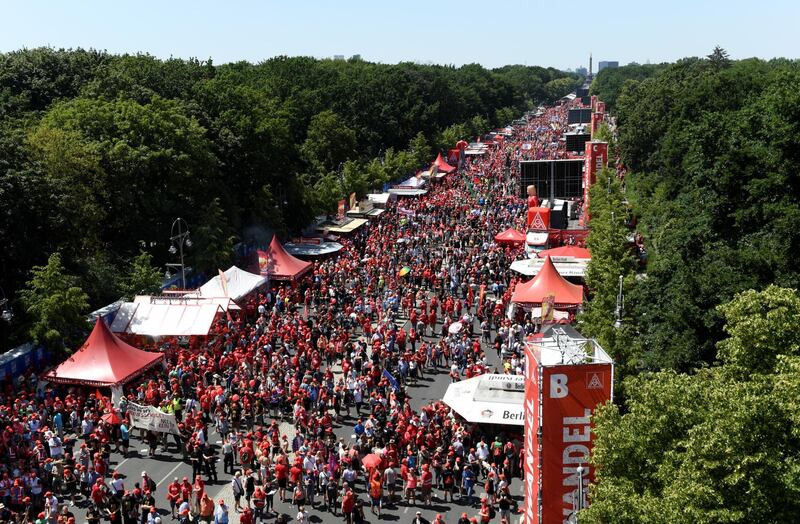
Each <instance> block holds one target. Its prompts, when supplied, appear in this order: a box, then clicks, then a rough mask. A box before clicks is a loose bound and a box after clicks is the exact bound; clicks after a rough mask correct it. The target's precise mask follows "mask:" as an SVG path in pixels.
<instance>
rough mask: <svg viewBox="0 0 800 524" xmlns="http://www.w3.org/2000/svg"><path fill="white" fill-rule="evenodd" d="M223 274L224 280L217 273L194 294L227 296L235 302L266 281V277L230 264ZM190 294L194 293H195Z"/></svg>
mask: <svg viewBox="0 0 800 524" xmlns="http://www.w3.org/2000/svg"><path fill="white" fill-rule="evenodd" d="M223 275H225V280H224V281H223V279H222V275H217V276H215V277H214V278H212V279H211V280H209V281H208V282H206V283H205V284H203V285H202V286H201V287H200V289H198V290H197V292H196V295H197V296H201V297H228V298H230V299H231V300H233V301H235V302H236V301H239V300H240V299H241V298H244V297H246V296H247V295H249V294H250V293H252V292H253V291H255V290H256V289H258V288H259V287H261V286H263V285H264V284H266V283H267V277H263V276H261V275H254V274H252V273H250V272H249V271H244V270H243V269H239V268H238V267H236V266H231V267H230V268H229V269H228V270H227V271H225V273H223ZM191 295H195V293H192V294H191Z"/></svg>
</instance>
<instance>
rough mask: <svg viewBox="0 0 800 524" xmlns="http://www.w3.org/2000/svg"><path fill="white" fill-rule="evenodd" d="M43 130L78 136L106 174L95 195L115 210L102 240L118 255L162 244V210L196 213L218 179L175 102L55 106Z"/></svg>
mask: <svg viewBox="0 0 800 524" xmlns="http://www.w3.org/2000/svg"><path fill="white" fill-rule="evenodd" d="M46 128H56V129H63V130H66V131H67V132H68V133H72V134H75V133H77V134H78V135H80V137H81V139H82V141H83V142H82V143H83V144H86V147H87V148H89V150H90V151H92V152H94V154H96V155H98V156H99V161H98V163H99V166H100V169H101V170H102V173H104V176H103V177H102V179H101V187H100V188H99V189H98V191H97V192H99V193H100V194H99V195H98V197H97V198H101V199H102V200H101V202H102V205H103V207H105V208H106V209H110V210H113V213H110V214H109V216H108V217H107V219H106V220H105V223H104V228H105V235H104V236H105V237H106V238H113V241H114V243H115V245H117V246H118V247H119V248H121V252H122V253H123V254H128V253H136V252H138V249H139V244H140V241H142V240H144V241H145V242H147V243H148V244H149V243H150V242H151V241H152V242H155V241H159V240H163V237H164V235H165V232H167V231H168V230H169V222H168V219H169V215H167V216H165V215H166V213H165V210H174V209H187V210H196V209H199V208H202V207H203V205H204V204H205V202H206V200H207V196H208V189H209V187H210V185H211V184H212V183H213V181H214V177H215V176H216V160H215V158H214V156H213V154H212V153H211V150H210V143H209V141H208V139H207V138H206V137H205V130H204V129H203V128H202V127H201V126H200V125H199V123H198V122H197V121H196V120H195V119H193V118H192V117H190V116H188V115H187V114H186V108H184V107H183V105H182V104H181V103H180V102H176V101H173V100H166V99H163V98H160V97H154V98H153V100H152V101H151V102H149V103H147V104H139V103H137V102H134V101H132V100H126V99H116V100H113V101H105V100H101V99H86V98H76V99H74V100H71V101H69V102H65V103H61V104H58V105H56V106H54V107H53V108H52V109H51V110H50V111H49V112H48V113H47V115H46V116H45V118H44V119H43V120H42V123H41V124H40V129H39V130H37V132H38V133H42V132H45V130H46ZM33 136H34V137H35V136H37V135H36V134H34V135H33ZM75 155H76V156H77V155H78V153H76V154H75ZM190 221H191V220H190Z"/></svg>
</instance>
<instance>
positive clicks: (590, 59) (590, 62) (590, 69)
mask: <svg viewBox="0 0 800 524" xmlns="http://www.w3.org/2000/svg"><path fill="white" fill-rule="evenodd" d="M589 78H592V53H589Z"/></svg>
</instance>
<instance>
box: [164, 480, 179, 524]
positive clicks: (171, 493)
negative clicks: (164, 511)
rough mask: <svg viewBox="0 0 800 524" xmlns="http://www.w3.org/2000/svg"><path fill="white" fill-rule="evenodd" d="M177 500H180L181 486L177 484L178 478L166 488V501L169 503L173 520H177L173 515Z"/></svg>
mask: <svg viewBox="0 0 800 524" xmlns="http://www.w3.org/2000/svg"><path fill="white" fill-rule="evenodd" d="M179 498H181V485H180V483H179V482H178V477H175V479H174V480H173V481H172V482H171V483H170V484H169V486H167V500H168V501H169V507H170V510H171V511H172V518H173V519H175V518H177V515H175V508H176V506H177V503H178V499H179Z"/></svg>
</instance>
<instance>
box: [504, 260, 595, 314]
mask: <svg viewBox="0 0 800 524" xmlns="http://www.w3.org/2000/svg"><path fill="white" fill-rule="evenodd" d="M551 294H552V295H555V304H556V306H561V307H564V306H579V305H581V304H582V303H583V287H582V286H579V285H577V284H573V283H572V282H569V281H567V280H566V279H565V278H564V277H562V276H561V275H560V274H559V272H558V270H557V269H556V266H555V265H553V261H552V260H550V257H545V258H544V264H542V269H540V270H539V273H537V275H536V276H535V277H533V278H532V279H531V280H529V281H528V282H521V283H519V284H517V285H516V287H515V288H514V294H513V295H511V301H512V302H515V303H517V304H541V303H542V302H543V301H544V300H545V299H546V298H547V297H548V295H551Z"/></svg>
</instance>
